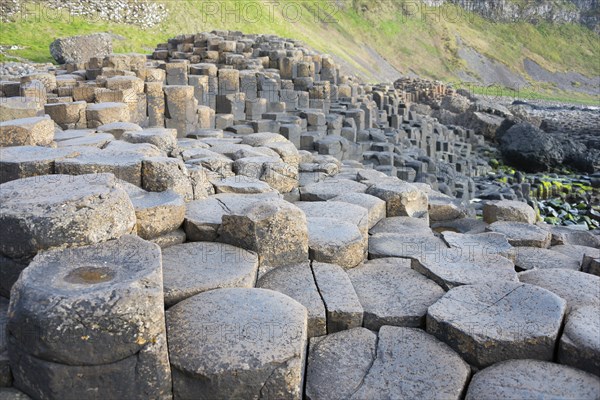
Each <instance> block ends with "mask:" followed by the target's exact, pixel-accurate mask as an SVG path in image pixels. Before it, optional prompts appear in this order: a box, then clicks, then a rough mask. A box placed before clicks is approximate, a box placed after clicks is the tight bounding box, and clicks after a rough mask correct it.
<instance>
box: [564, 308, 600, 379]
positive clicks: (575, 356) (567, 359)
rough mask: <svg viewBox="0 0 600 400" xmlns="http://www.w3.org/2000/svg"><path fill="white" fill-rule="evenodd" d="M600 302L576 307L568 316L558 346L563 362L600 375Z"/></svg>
mask: <svg viewBox="0 0 600 400" xmlns="http://www.w3.org/2000/svg"><path fill="white" fill-rule="evenodd" d="M599 315H600V304H590V305H585V306H581V307H578V308H576V309H575V310H573V311H571V312H570V313H569V315H568V316H567V317H566V323H565V328H564V330H563V334H562V336H561V338H560V343H559V347H558V361H559V362H560V363H561V364H566V365H570V366H572V367H575V368H578V369H581V370H584V371H587V372H590V373H592V374H594V375H598V376H600V318H598V316H599Z"/></svg>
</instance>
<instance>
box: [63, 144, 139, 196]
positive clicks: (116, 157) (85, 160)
mask: <svg viewBox="0 0 600 400" xmlns="http://www.w3.org/2000/svg"><path fill="white" fill-rule="evenodd" d="M54 171H55V172H56V173H57V174H64V175H86V174H101V173H110V174H114V175H115V177H117V178H119V179H121V180H123V181H125V182H129V183H131V184H133V185H135V186H138V187H140V186H142V156H135V155H133V154H132V153H120V152H116V151H112V150H99V149H96V148H93V147H90V148H89V149H81V151H80V152H79V154H78V155H76V156H74V157H69V158H63V159H61V160H56V161H55V162H54Z"/></svg>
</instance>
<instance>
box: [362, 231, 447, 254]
mask: <svg viewBox="0 0 600 400" xmlns="http://www.w3.org/2000/svg"><path fill="white" fill-rule="evenodd" d="M454 253H455V251H454V250H452V249H450V248H448V246H446V243H444V241H443V240H442V239H440V238H438V237H435V236H433V234H421V233H415V234H414V235H413V234H410V233H408V232H407V233H405V234H398V233H376V234H374V235H372V236H371V237H370V238H369V259H375V258H386V257H399V258H423V257H426V256H428V255H429V256H440V255H442V256H444V257H449V255H452V254H454Z"/></svg>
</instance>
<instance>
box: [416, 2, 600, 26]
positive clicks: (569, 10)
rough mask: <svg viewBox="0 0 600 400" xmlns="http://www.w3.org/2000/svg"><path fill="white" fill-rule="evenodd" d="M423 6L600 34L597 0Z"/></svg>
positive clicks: (440, 3) (434, 4)
mask: <svg viewBox="0 0 600 400" xmlns="http://www.w3.org/2000/svg"><path fill="white" fill-rule="evenodd" d="M424 3H426V4H428V5H432V6H443V5H444V3H454V4H458V5H460V6H461V7H463V8H464V9H466V10H468V11H472V12H475V13H477V14H479V15H481V16H483V17H484V18H488V19H491V20H494V21H510V22H514V21H527V22H533V23H536V22H539V21H547V22H558V23H581V24H584V25H586V26H587V27H589V28H590V29H593V30H595V31H597V32H600V30H599V28H600V25H599V23H600V19H599V17H598V15H599V14H598V10H599V8H598V7H599V5H598V2H597V1H595V0H569V1H559V2H555V1H551V0H541V1H527V2H518V1H512V0H480V1H472V0H424Z"/></svg>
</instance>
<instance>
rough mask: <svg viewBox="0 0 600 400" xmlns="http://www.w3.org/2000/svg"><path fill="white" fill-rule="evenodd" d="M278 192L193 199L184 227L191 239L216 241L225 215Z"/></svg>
mask: <svg viewBox="0 0 600 400" xmlns="http://www.w3.org/2000/svg"><path fill="white" fill-rule="evenodd" d="M278 196H279V195H278V193H276V192H269V193H261V194H253V195H242V194H233V193H222V194H218V195H216V196H211V197H209V198H207V199H203V200H197V201H192V202H190V203H188V204H187V205H186V207H187V209H186V213H185V221H184V229H185V232H186V234H187V235H188V239H189V240H190V241H195V242H204V241H209V242H211V241H215V240H216V239H217V237H218V236H219V234H218V230H219V228H220V227H221V219H222V218H223V215H225V214H229V213H231V212H232V210H241V209H243V208H245V207H248V206H249V205H251V204H254V203H260V202H263V201H264V200H265V199H268V198H278Z"/></svg>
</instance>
